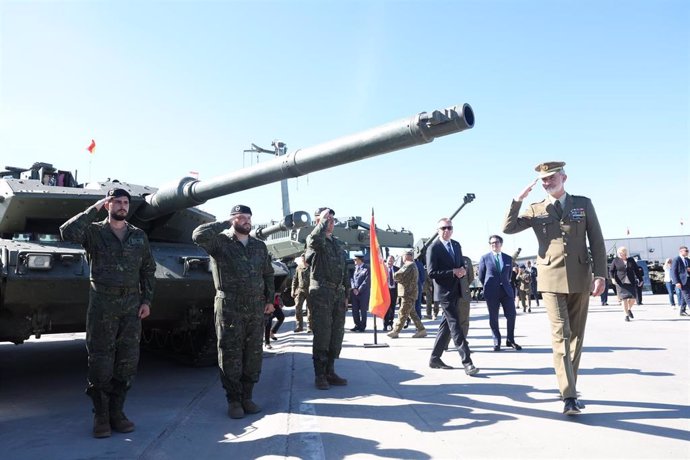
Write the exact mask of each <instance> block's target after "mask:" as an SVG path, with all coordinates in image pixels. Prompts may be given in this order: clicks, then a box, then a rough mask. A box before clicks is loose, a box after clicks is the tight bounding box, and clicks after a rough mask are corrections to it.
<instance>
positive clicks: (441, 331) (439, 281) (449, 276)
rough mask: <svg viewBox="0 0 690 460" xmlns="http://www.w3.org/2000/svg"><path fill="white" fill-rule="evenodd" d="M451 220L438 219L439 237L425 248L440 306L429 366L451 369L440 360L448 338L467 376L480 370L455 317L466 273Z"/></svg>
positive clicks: (458, 320)
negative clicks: (440, 316) (439, 318)
mask: <svg viewBox="0 0 690 460" xmlns="http://www.w3.org/2000/svg"><path fill="white" fill-rule="evenodd" d="M452 235H453V222H451V220H450V219H447V218H443V219H441V220H439V222H438V236H439V238H438V239H437V240H436V241H434V242H433V243H432V244H431V246H429V248H428V249H427V254H426V266H427V274H428V275H429V277H430V278H431V279H432V280H433V281H434V300H435V301H439V302H440V304H441V308H442V309H443V320H441V324H439V326H438V334H437V335H436V342H434V349H433V350H432V352H431V359H430V360H429V367H431V368H433V369H452V367H451V366H448V365H446V364H445V363H444V362H443V361H441V355H443V352H444V351H445V349H446V348H447V347H448V342H449V341H450V339H451V337H452V338H453V342H454V343H455V347H456V349H457V350H458V352H459V353H460V359H461V360H462V365H463V366H464V367H465V373H466V374H467V375H475V374H477V372H479V369H477V368H476V367H475V366H474V364H473V363H472V359H471V358H470V347H469V346H468V345H467V340H465V335H464V334H463V333H462V328H461V327H460V319H459V317H458V308H457V305H458V298H460V297H461V296H462V290H461V286H460V278H462V277H463V276H466V274H467V270H466V269H465V261H464V260H463V257H462V249H461V248H460V243H458V242H457V241H455V240H451V239H450V237H451V236H452Z"/></svg>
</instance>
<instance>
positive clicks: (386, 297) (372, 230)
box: [369, 209, 391, 319]
mask: <svg viewBox="0 0 690 460" xmlns="http://www.w3.org/2000/svg"><path fill="white" fill-rule="evenodd" d="M369 249H370V251H371V252H370V253H369V265H370V270H371V272H370V273H371V275H370V282H371V289H370V291H369V311H370V312H371V314H372V315H374V316H378V317H379V318H381V319H383V317H384V316H386V312H387V311H388V307H389V306H390V304H391V293H390V291H389V290H388V282H387V281H388V277H387V275H386V268H385V266H384V264H383V258H382V257H381V250H380V248H379V242H378V238H377V237H376V224H375V223H374V210H373V209H372V210H371V227H369Z"/></svg>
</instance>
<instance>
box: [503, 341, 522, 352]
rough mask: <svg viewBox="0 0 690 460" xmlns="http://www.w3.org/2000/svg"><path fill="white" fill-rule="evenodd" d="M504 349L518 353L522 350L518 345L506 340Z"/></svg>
mask: <svg viewBox="0 0 690 460" xmlns="http://www.w3.org/2000/svg"><path fill="white" fill-rule="evenodd" d="M506 347H510V348H515V349H516V350H518V351H520V350H522V347H521V346H520V345H518V344H517V343H515V342H513V341H511V340H506Z"/></svg>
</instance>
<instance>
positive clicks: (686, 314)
mask: <svg viewBox="0 0 690 460" xmlns="http://www.w3.org/2000/svg"><path fill="white" fill-rule="evenodd" d="M680 316H690V314H689V313H688V312H687V311H685V310H683V311H681V312H680Z"/></svg>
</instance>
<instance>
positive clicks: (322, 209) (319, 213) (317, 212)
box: [314, 206, 335, 217]
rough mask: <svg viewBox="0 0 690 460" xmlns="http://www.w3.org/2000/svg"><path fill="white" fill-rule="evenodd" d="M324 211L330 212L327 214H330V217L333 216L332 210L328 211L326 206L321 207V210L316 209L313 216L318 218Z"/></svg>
mask: <svg viewBox="0 0 690 460" xmlns="http://www.w3.org/2000/svg"><path fill="white" fill-rule="evenodd" d="M324 209H328V210H330V213H329V214H330V215H331V216H335V211H334V210H332V209H330V208H327V207H326V206H323V207H321V208H318V209H317V210H316V212H315V213H314V215H315V216H316V217H319V216H320V215H321V213H322V212H323V211H324Z"/></svg>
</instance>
